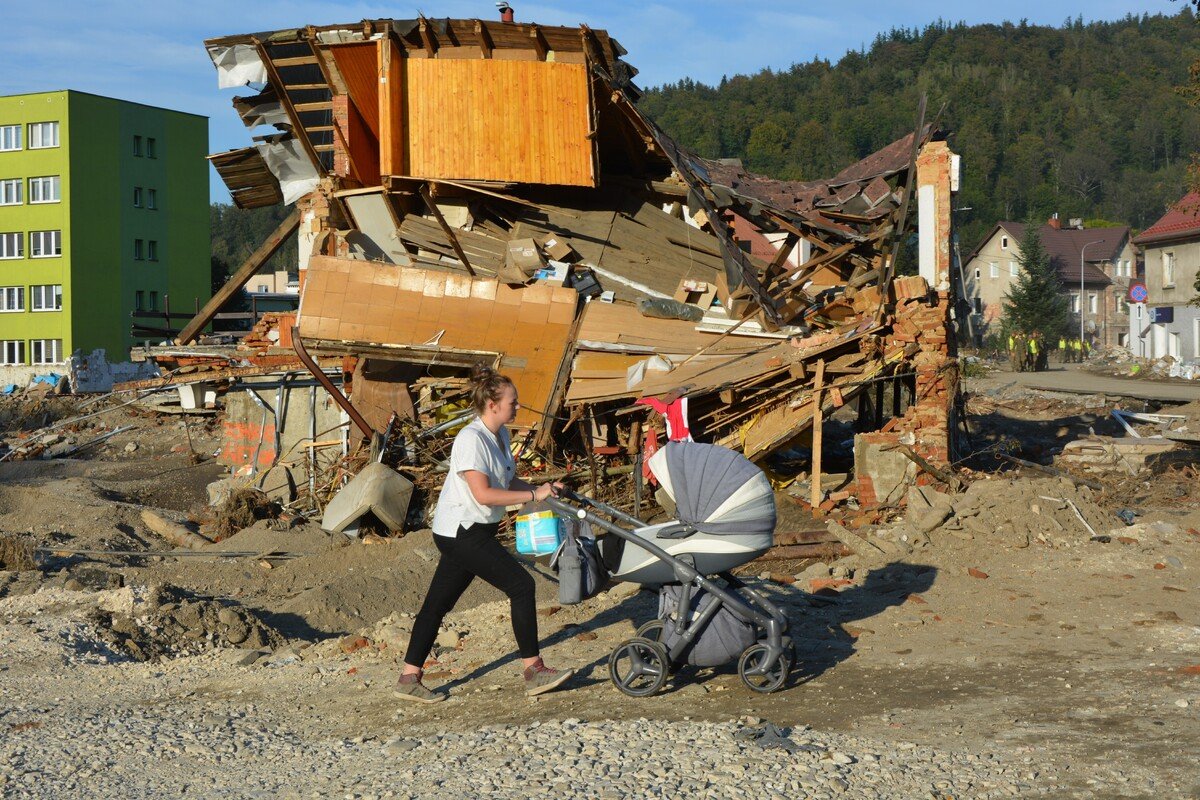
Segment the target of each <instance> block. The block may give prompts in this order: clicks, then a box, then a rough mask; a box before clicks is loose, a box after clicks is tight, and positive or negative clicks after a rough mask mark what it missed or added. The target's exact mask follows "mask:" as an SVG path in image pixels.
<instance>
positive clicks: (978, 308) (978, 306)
mask: <svg viewBox="0 0 1200 800" xmlns="http://www.w3.org/2000/svg"><path fill="white" fill-rule="evenodd" d="M974 304H975V313H976V314H982V313H983V298H982V297H976V298H975V302H974Z"/></svg>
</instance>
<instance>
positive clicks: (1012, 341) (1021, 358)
mask: <svg viewBox="0 0 1200 800" xmlns="http://www.w3.org/2000/svg"><path fill="white" fill-rule="evenodd" d="M1024 364H1025V342H1023V341H1022V340H1021V334H1019V333H1011V334H1009V336H1008V366H1009V367H1010V368H1011V369H1012V371H1013V372H1021V371H1022V369H1023V367H1024Z"/></svg>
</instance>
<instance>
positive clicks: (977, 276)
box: [975, 267, 983, 280]
mask: <svg viewBox="0 0 1200 800" xmlns="http://www.w3.org/2000/svg"><path fill="white" fill-rule="evenodd" d="M982 277H983V270H981V269H980V268H979V267H976V268H975V280H979V279H980V278H982Z"/></svg>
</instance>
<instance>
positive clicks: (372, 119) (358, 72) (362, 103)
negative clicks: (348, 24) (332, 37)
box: [329, 42, 379, 139]
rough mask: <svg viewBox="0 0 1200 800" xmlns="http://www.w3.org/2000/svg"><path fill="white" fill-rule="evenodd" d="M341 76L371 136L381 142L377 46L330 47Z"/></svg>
mask: <svg viewBox="0 0 1200 800" xmlns="http://www.w3.org/2000/svg"><path fill="white" fill-rule="evenodd" d="M329 52H330V53H332V54H333V60H334V63H336V64H337V68H338V72H340V73H341V75H342V79H343V80H345V82H346V91H348V92H349V93H350V100H351V102H353V103H354V105H355V107H357V108H358V112H359V114H361V115H362V119H363V122H365V123H366V125H367V128H369V129H370V131H371V134H372V135H373V136H374V137H375V138H376V139H378V138H379V55H378V52H377V50H376V45H375V42H354V43H352V44H336V45H330V46H329Z"/></svg>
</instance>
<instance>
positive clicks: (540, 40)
mask: <svg viewBox="0 0 1200 800" xmlns="http://www.w3.org/2000/svg"><path fill="white" fill-rule="evenodd" d="M529 38H530V39H532V40H533V48H534V49H535V50H537V55H538V60H539V61H545V60H546V54H547V53H549V52H550V45H549V44H547V43H546V35H545V34H544V33H542V29H541V27H539V26H537V25H530V26H529Z"/></svg>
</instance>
